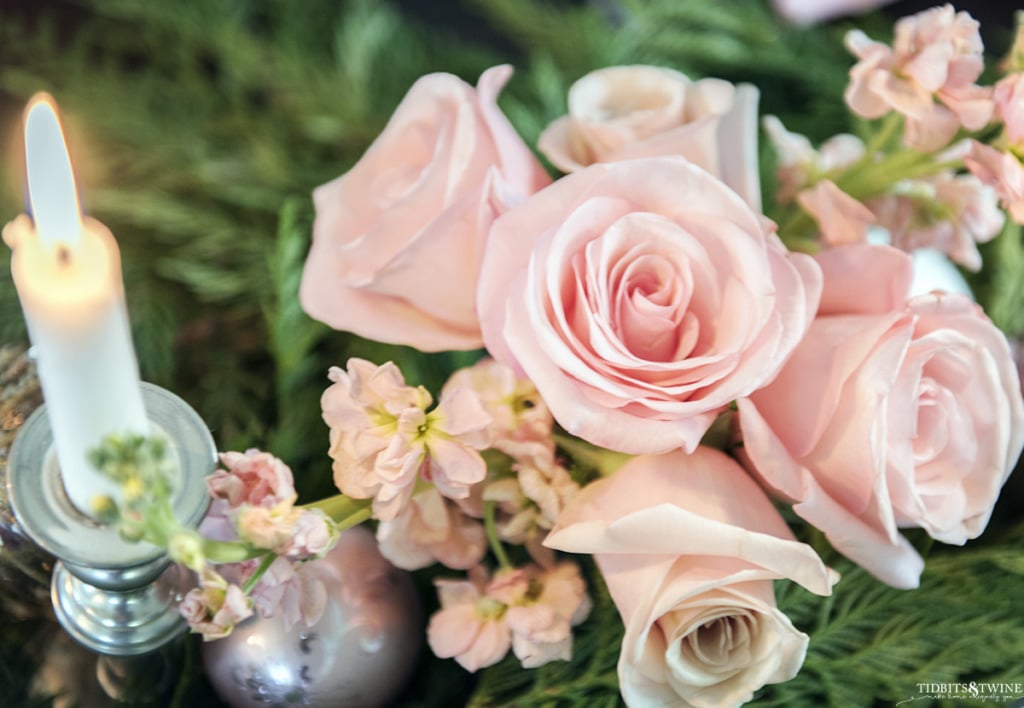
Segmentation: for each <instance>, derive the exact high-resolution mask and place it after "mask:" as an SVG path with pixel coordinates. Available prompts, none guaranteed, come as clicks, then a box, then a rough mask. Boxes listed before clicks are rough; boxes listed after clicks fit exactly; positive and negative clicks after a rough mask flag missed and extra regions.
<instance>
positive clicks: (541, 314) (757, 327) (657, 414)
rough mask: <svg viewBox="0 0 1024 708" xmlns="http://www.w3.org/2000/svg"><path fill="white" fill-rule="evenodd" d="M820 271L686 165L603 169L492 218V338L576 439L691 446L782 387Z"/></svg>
mask: <svg viewBox="0 0 1024 708" xmlns="http://www.w3.org/2000/svg"><path fill="white" fill-rule="evenodd" d="M819 291H820V272H819V269H818V267H817V265H816V264H815V263H814V261H813V259H811V258H810V257H808V256H805V255H800V254H790V253H788V252H787V251H786V250H785V248H784V247H783V246H782V244H781V242H779V240H778V239H777V238H776V236H775V235H774V234H772V233H769V232H768V231H767V230H766V227H765V224H764V222H763V221H762V219H761V217H760V216H759V215H758V214H756V213H754V212H753V211H752V210H751V209H750V208H749V207H748V206H747V205H746V204H745V203H744V202H743V200H742V199H740V198H739V197H738V195H737V194H736V193H735V192H733V191H732V190H731V189H729V188H728V187H726V186H725V185H724V184H723V183H722V182H720V181H719V180H717V179H715V178H714V177H712V176H711V175H710V174H708V173H707V172H705V171H704V170H701V169H700V168H698V167H695V166H694V165H692V164H690V163H688V162H686V161H685V160H683V159H682V158H649V159H644V160H630V161H626V162H615V163H609V164H601V165H592V166H591V167H588V168H587V169H585V170H581V171H579V172H575V173H573V174H571V175H568V176H566V177H563V178H562V179H560V180H558V182H556V183H555V184H553V185H552V186H551V187H548V188H547V189H545V190H543V191H542V192H539V193H537V194H535V195H534V196H533V197H531V198H530V199H529V200H527V201H526V202H524V203H523V204H522V205H520V206H519V207H516V208H515V209H513V210H511V211H509V212H508V213H507V214H505V215H504V216H503V217H501V218H500V219H499V220H498V221H497V222H496V223H495V225H494V229H493V231H492V233H491V240H490V243H489V245H488V250H487V255H486V257H485V259H484V267H483V277H482V279H481V284H480V306H479V309H480V314H481V324H482V326H483V331H484V342H485V344H486V346H487V348H488V349H489V350H490V352H491V354H492V355H493V356H494V357H495V358H496V359H498V360H499V361H502V362H505V363H509V364H518V366H519V367H520V368H521V369H522V371H523V372H525V374H526V376H527V378H529V379H530V380H531V381H533V382H534V384H535V385H536V387H537V390H538V391H539V392H540V395H541V397H542V398H543V399H544V401H545V403H547V405H548V407H549V409H550V410H551V413H552V415H553V416H554V417H555V419H556V420H557V421H558V422H559V423H560V424H561V425H562V427H563V428H565V429H566V430H568V431H569V432H570V433H572V434H573V435H577V436H579V437H582V438H584V439H586V440H588V441H589V442H592V443H594V444H595V445H600V446H602V447H607V448H611V449H613V450H618V451H622V452H629V453H654V452H666V451H668V450H671V449H673V448H678V447H685V448H686V449H687V450H693V449H694V448H695V447H696V446H697V443H698V442H699V441H700V438H701V436H702V435H703V434H704V432H705V431H706V430H707V429H708V427H709V426H710V425H711V422H712V421H713V420H714V419H715V416H716V415H717V414H718V413H719V412H720V411H721V410H722V409H723V408H724V407H725V406H727V405H729V403H731V402H732V401H733V400H735V399H736V398H738V397H741V396H745V395H747V394H749V393H750V392H752V391H754V390H756V389H757V388H759V387H760V386H763V385H764V384H765V383H767V382H768V381H770V380H771V378H772V377H773V376H774V375H775V373H776V372H777V371H778V370H779V368H780V367H781V365H782V363H783V362H784V361H785V359H786V357H787V356H788V355H789V353H790V352H791V351H792V349H793V347H794V346H795V345H796V343H797V342H798V341H799V340H800V338H801V337H802V336H803V333H804V332H805V330H806V328H807V326H808V325H809V323H810V321H811V319H812V318H813V316H814V311H815V308H816V307H817V303H818V296H819Z"/></svg>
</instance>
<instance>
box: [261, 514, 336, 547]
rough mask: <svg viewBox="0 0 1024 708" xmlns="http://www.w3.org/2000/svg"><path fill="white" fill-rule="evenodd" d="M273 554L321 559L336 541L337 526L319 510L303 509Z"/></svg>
mask: <svg viewBox="0 0 1024 708" xmlns="http://www.w3.org/2000/svg"><path fill="white" fill-rule="evenodd" d="M294 521H295V522H294V524H293V525H292V527H291V530H290V531H289V533H288V538H287V540H286V541H285V542H284V543H283V544H282V545H280V546H278V547H277V548H276V549H275V552H276V553H278V554H279V555H282V556H288V557H289V558H311V557H315V558H322V557H323V556H324V554H326V553H327V552H328V551H329V550H331V549H332V548H334V544H335V543H336V542H337V540H338V535H339V534H340V532H339V531H338V525H337V524H336V523H334V520H333V519H331V518H330V517H329V516H327V514H325V513H324V512H322V511H320V510H319V509H303V510H302V513H300V514H299V516H298V517H297V518H296V519H295V520H294Z"/></svg>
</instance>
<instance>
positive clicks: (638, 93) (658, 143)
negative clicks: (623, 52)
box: [538, 65, 761, 211]
mask: <svg viewBox="0 0 1024 708" xmlns="http://www.w3.org/2000/svg"><path fill="white" fill-rule="evenodd" d="M757 100H758V92H757V89H756V88H755V87H754V86H751V85H749V84H740V85H733V84H731V83H729V82H728V81H723V80H721V79H702V80H700V81H691V80H690V79H689V78H687V77H686V76H685V75H683V74H681V73H679V72H678V71H674V70H672V69H665V68H661V67H656V66H643V65H635V66H612V67H608V68H605V69H599V70H597V71H594V72H591V73H589V74H587V75H586V76H584V77H583V78H581V79H580V80H579V81H577V82H576V83H575V84H573V85H572V87H571V88H570V89H569V101H568V102H569V115H567V116H563V117H561V118H559V119H558V120H556V121H555V122H554V123H552V124H551V125H550V126H548V127H547V129H545V130H544V132H543V133H542V134H541V136H540V140H539V142H538V148H539V149H540V151H541V152H542V153H544V155H545V156H546V157H547V158H548V159H549V160H551V163H552V164H553V165H555V166H556V167H558V168H559V169H561V170H562V171H564V172H575V171H576V170H580V169H583V168H584V167H586V166H588V165H592V164H594V163H596V162H619V161H621V160H630V159H634V158H638V157H660V156H663V155H681V156H682V157H685V158H686V159H687V160H689V161H690V162H693V163H694V164H696V165H697V166H699V167H702V168H704V169H705V170H707V171H708V172H710V173H711V174H713V175H715V176H716V177H718V178H719V179H721V180H722V181H723V182H725V183H726V184H728V185H729V186H730V187H731V188H732V189H733V190H735V191H736V192H738V193H739V195H740V196H741V197H743V199H744V200H745V201H746V202H747V203H748V204H749V205H750V206H751V207H753V208H754V209H755V210H756V211H760V210H761V191H760V180H759V177H758V172H757V164H758V163H757Z"/></svg>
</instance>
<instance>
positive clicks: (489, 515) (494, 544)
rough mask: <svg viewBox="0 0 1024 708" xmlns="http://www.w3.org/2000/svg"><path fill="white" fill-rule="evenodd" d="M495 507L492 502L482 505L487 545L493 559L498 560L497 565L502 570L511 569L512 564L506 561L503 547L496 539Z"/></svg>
mask: <svg viewBox="0 0 1024 708" xmlns="http://www.w3.org/2000/svg"><path fill="white" fill-rule="evenodd" d="M496 506H497V505H496V504H495V502H492V501H489V502H485V503H484V529H485V530H486V531H487V543H488V544H489V545H490V547H491V551H492V552H493V553H494V557H495V558H497V559H498V565H500V566H501V567H502V568H512V567H513V566H512V562H511V561H510V560H509V559H508V554H506V553H505V546H504V545H502V543H501V539H500V538H498V527H497V526H496V525H495V523H494V510H495V508H496Z"/></svg>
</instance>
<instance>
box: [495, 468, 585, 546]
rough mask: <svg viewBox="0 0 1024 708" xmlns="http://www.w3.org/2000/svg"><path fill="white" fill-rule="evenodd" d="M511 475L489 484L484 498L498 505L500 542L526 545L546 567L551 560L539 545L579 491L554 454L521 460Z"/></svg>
mask: <svg viewBox="0 0 1024 708" xmlns="http://www.w3.org/2000/svg"><path fill="white" fill-rule="evenodd" d="M512 471H513V472H514V473H515V476H514V477H507V478H504V479H499V480H497V481H494V482H489V483H488V484H487V485H486V486H485V488H484V491H483V498H484V500H486V501H493V502H496V503H497V504H498V510H499V516H498V522H497V524H496V525H497V529H498V535H499V536H500V537H501V538H502V540H504V541H508V542H509V543H514V544H522V545H525V546H526V548H527V550H528V551H529V553H530V555H531V557H533V559H534V560H535V561H536V562H538V563H540V564H541V565H549V564H550V563H551V562H552V559H553V556H552V555H551V552H550V550H549V549H546V548H544V547H543V546H542V545H541V544H542V543H543V541H544V537H545V536H546V535H547V531H549V530H550V529H551V528H552V527H553V526H554V525H555V523H556V522H557V521H558V517H559V515H560V514H561V513H562V509H564V508H565V507H566V505H568V504H569V503H570V502H571V501H572V500H573V499H574V498H575V497H576V495H577V494H578V493H579V491H580V487H579V485H578V484H577V483H576V482H574V481H573V479H572V477H571V476H570V475H569V471H568V470H566V469H565V467H563V466H562V465H561V464H560V463H559V462H558V460H557V459H556V458H555V455H554V451H553V450H545V451H542V452H539V453H538V454H536V455H530V456H524V457H522V458H520V459H519V460H518V461H516V462H514V463H513V465H512Z"/></svg>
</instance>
